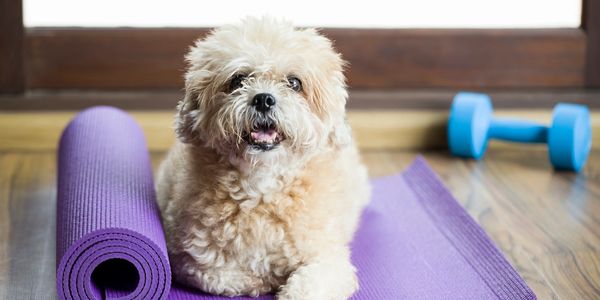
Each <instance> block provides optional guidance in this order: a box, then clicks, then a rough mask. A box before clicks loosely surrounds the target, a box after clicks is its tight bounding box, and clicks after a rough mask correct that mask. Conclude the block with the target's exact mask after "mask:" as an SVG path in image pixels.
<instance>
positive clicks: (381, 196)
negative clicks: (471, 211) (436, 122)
mask: <svg viewBox="0 0 600 300" xmlns="http://www.w3.org/2000/svg"><path fill="white" fill-rule="evenodd" d="M372 184H373V199H372V201H371V204H370V205H369V206H368V207H367V208H366V210H365V212H364V213H363V216H362V220H361V224H360V226H359V229H358V231H357V233H356V237H355V239H354V241H353V243H352V260H353V262H354V264H355V266H356V267H357V269H358V277H359V281H360V290H359V291H358V292H357V293H356V294H355V295H354V296H353V297H352V298H353V299H535V295H534V294H533V292H532V291H531V290H530V289H529V287H527V285H526V284H525V282H524V281H523V279H522V278H521V277H520V276H519V274H518V273H517V272H516V271H515V270H514V269H513V268H512V267H511V266H510V264H509V263H508V262H507V261H506V259H505V258H504V257H503V255H502V254H501V253H500V251H499V250H498V249H497V248H496V247H495V246H494V244H493V242H492V241H491V240H490V239H489V238H488V237H487V235H486V234H485V232H484V231H483V230H482V229H481V228H480V227H479V226H478V225H477V223H476V222H475V221H474V220H473V219H472V218H471V217H470V216H469V215H468V214H467V213H466V211H465V210H464V209H463V208H462V207H461V206H460V205H459V204H458V203H457V202H456V200H455V199H454V198H453V197H452V195H451V194H450V193H449V192H448V190H447V189H446V188H445V187H444V186H443V185H442V183H441V182H440V180H439V179H438V178H437V176H436V175H435V173H434V172H433V171H432V170H431V169H430V168H429V167H428V166H427V164H426V162H425V160H424V159H423V158H417V159H416V160H415V161H414V162H413V163H412V165H411V166H410V167H409V168H408V169H407V170H405V171H404V172H403V173H401V174H398V175H395V176H390V177H385V178H381V179H377V180H374V181H373V182H372ZM57 206H58V207H57V235H56V239H57V240H56V255H57V270H56V286H57V291H58V295H59V297H60V298H61V299H85V298H91V299H104V298H106V299H112V298H124V299H180V300H183V299H190V300H192V299H196V300H201V299H231V298H221V297H217V296H211V295H206V294H203V293H201V292H199V291H196V290H193V289H188V288H184V287H179V286H176V285H174V286H171V272H170V267H169V262H168V258H167V252H166V246H165V239H164V233H163V230H162V227H161V224H160V213H159V211H158V208H157V205H156V202H155V194H154V187H153V180H152V168H151V163H150V158H149V155H148V150H147V148H146V142H145V139H144V136H143V133H142V131H141V129H140V128H139V126H138V125H137V124H136V123H135V121H134V120H133V119H132V118H131V117H129V116H128V115H127V114H126V113H124V112H122V111H120V110H117V109H114V108H109V107H97V108H92V109H88V110H86V111H84V112H82V113H80V114H79V115H78V116H77V117H76V118H75V119H74V120H73V121H71V123H70V124H69V125H68V126H67V128H66V129H65V131H64V133H63V135H62V138H61V141H60V147H59V155H58V201H57ZM246 298H247V299H255V298H248V297H246ZM246 298H244V297H238V298H237V299H246ZM272 298H273V297H272V296H270V295H265V296H262V297H259V298H258V299H272Z"/></svg>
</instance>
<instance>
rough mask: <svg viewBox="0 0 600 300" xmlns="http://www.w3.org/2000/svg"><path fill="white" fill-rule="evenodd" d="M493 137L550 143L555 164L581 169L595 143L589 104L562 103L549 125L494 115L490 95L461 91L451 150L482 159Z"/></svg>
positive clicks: (453, 118)
mask: <svg viewBox="0 0 600 300" xmlns="http://www.w3.org/2000/svg"><path fill="white" fill-rule="evenodd" d="M489 139H500V140H505V141H513V142H522V143H548V152H549V156H550V162H551V163H552V165H553V166H554V167H555V168H557V169H566V170H573V171H576V172H577V171H579V170H581V168H582V167H583V165H584V164H585V161H586V159H587V157H588V154H589V152H590V148H591V145H592V128H591V124H590V113H589V110H588V108H587V107H586V106H583V105H577V104H566V103H560V104H557V105H556V106H555V107H554V111H553V112H552V125H551V126H550V127H547V126H543V125H539V124H535V123H533V122H528V121H520V120H514V119H498V118H494V117H493V116H492V102H491V100H490V97H489V96H488V95H486V94H478V93H469V92H460V93H458V94H457V95H456V96H455V97H454V101H453V103H452V108H451V109H450V119H449V121H448V144H449V146H450V152H451V153H452V154H454V155H457V156H462V157H471V158H475V159H479V158H481V157H482V156H483V154H484V153H485V150H486V147H487V143H488V140H489Z"/></svg>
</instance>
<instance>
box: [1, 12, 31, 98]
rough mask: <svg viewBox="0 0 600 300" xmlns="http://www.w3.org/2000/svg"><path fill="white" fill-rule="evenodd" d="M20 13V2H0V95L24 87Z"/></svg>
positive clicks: (19, 90)
mask: <svg viewBox="0 0 600 300" xmlns="http://www.w3.org/2000/svg"><path fill="white" fill-rule="evenodd" d="M22 11H23V10H22V2H21V0H0V93H20V92H22V91H23V89H24V87H25V80H24V72H23V32H24V31H23V13H22Z"/></svg>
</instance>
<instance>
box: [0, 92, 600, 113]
mask: <svg viewBox="0 0 600 300" xmlns="http://www.w3.org/2000/svg"><path fill="white" fill-rule="evenodd" d="M483 92H486V93H488V94H489V95H490V96H491V97H492V100H493V102H494V107H495V108H498V109H525V108H536V109H544V110H547V111H550V110H551V109H552V107H553V106H554V105H555V104H556V103H558V102H570V103H580V104H585V105H588V106H589V107H590V108H592V109H600V90H583V89H576V90H571V89H567V90H565V89H559V90H551V89H543V90H516V91H507V90H484V91H483ZM455 94H456V90H448V89H441V90H440V89H420V90H350V99H349V101H348V109H350V110H353V109H359V110H387V109H417V110H428V109H432V110H448V109H449V108H450V103H451V102H452V98H453V97H454V95H455ZM182 96H183V92H182V91H181V90H156V91H73V90H70V91H67V90H61V91H30V92H27V93H25V94H24V95H3V96H0V112H1V111H63V110H81V109H84V108H87V107H91V106H96V105H110V106H115V107H119V108H122V109H127V110H172V111H175V105H176V104H177V101H178V100H179V99H181V98H182Z"/></svg>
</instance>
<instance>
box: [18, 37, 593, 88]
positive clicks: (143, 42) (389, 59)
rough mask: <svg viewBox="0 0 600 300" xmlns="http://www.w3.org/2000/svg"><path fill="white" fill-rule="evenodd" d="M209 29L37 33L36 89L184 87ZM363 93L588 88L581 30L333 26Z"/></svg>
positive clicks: (33, 42)
mask: <svg viewBox="0 0 600 300" xmlns="http://www.w3.org/2000/svg"><path fill="white" fill-rule="evenodd" d="M206 32H207V29H190V28H170V29H127V28H119V29H116V28H115V29H80V28H79V29H78V28H61V29H59V28H34V29H29V30H27V34H26V58H27V60H26V61H27V64H26V74H27V87H28V88H31V89H39V88H43V89H64V88H74V89H163V88H181V87H182V73H183V70H184V67H185V66H184V64H183V59H182V58H183V55H184V53H185V52H186V51H187V49H188V47H189V46H190V45H191V44H192V42H193V40H194V39H196V38H198V37H201V36H203V35H204V34H206ZM323 33H324V34H325V35H327V36H328V37H330V38H331V39H332V40H334V42H335V46H336V48H337V49H338V50H339V51H340V52H341V53H342V55H343V56H344V58H345V59H346V60H348V61H349V62H350V68H349V70H348V73H347V76H348V79H349V84H350V86H351V87H353V88H357V89H398V88H548V87H551V88H578V87H582V86H583V85H584V75H583V74H584V68H585V49H586V37H585V34H584V32H583V31H582V30H581V29H501V30H496V29H324V30H323Z"/></svg>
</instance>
